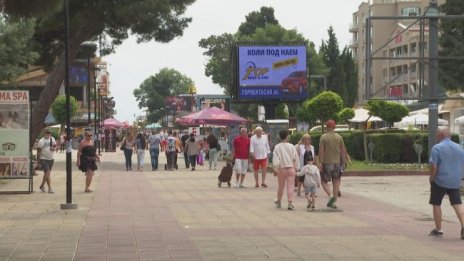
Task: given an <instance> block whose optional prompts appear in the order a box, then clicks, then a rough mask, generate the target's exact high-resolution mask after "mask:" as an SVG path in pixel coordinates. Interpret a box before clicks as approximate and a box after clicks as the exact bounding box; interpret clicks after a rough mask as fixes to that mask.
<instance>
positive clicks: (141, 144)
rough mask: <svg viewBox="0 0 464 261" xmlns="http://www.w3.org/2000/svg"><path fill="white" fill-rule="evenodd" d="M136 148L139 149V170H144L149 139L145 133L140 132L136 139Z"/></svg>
mask: <svg viewBox="0 0 464 261" xmlns="http://www.w3.org/2000/svg"><path fill="white" fill-rule="evenodd" d="M135 148H136V151H137V170H138V171H143V165H144V163H145V150H146V149H147V141H146V139H145V135H143V133H141V132H139V133H138V134H137V138H136V139H135Z"/></svg>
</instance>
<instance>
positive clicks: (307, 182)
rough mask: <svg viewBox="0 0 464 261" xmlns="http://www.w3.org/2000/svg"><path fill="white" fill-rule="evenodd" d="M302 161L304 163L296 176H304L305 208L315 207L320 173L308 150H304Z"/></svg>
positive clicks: (319, 184) (312, 208) (319, 185)
mask: <svg viewBox="0 0 464 261" xmlns="http://www.w3.org/2000/svg"><path fill="white" fill-rule="evenodd" d="M303 158H304V162H305V163H306V165H304V166H303V168H302V169H301V170H300V172H299V173H298V174H297V175H298V176H304V177H305V178H304V184H303V187H304V191H305V197H306V199H307V200H308V205H307V207H306V208H307V209H308V210H310V209H311V210H315V209H316V193H317V189H318V188H320V187H321V175H320V173H319V168H318V167H316V165H314V158H313V156H312V153H311V152H310V151H306V152H305V154H304V157H303Z"/></svg>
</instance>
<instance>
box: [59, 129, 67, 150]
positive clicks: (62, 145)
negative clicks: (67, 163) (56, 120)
mask: <svg viewBox="0 0 464 261" xmlns="http://www.w3.org/2000/svg"><path fill="white" fill-rule="evenodd" d="M65 143H66V134H65V133H64V132H62V133H61V134H60V153H63V152H64V149H65V148H64V146H65Z"/></svg>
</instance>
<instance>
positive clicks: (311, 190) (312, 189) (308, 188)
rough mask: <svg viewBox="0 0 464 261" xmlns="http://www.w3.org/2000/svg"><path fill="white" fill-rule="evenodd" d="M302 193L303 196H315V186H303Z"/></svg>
mask: <svg viewBox="0 0 464 261" xmlns="http://www.w3.org/2000/svg"><path fill="white" fill-rule="evenodd" d="M304 192H305V194H306V195H307V194H310V193H312V194H316V192H317V186H304Z"/></svg>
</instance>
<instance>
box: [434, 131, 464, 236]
mask: <svg viewBox="0 0 464 261" xmlns="http://www.w3.org/2000/svg"><path fill="white" fill-rule="evenodd" d="M450 138H451V133H450V130H449V128H448V127H444V128H440V129H438V132H437V141H438V144H436V145H434V146H433V147H432V150H431V153H430V154H431V156H430V161H429V162H430V201H429V203H430V204H431V205H432V206H433V218H434V220H435V228H434V229H433V230H432V231H430V233H429V235H430V236H435V237H442V236H443V230H442V229H441V218H442V212H441V202H442V200H443V197H444V196H445V194H447V195H448V197H449V201H450V203H451V206H452V207H453V208H454V211H455V212H456V215H457V217H458V219H459V222H460V223H461V239H464V207H463V206H462V201H461V195H460V191H459V190H460V188H461V182H462V177H463V174H462V173H463V170H464V151H463V149H462V148H461V146H460V145H459V144H456V143H454V142H453V141H451V139H450Z"/></svg>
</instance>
